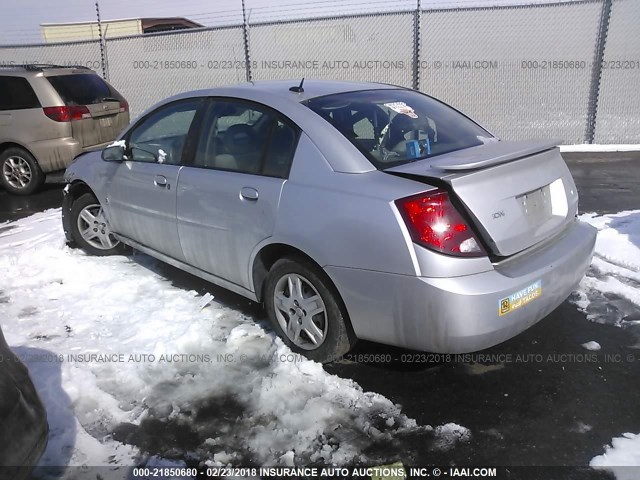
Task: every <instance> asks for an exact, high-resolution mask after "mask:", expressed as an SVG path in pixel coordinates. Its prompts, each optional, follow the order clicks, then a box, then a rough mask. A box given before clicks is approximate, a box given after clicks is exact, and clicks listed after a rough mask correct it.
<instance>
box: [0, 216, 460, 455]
mask: <svg viewBox="0 0 640 480" xmlns="http://www.w3.org/2000/svg"><path fill="white" fill-rule="evenodd" d="M155 266H156V263H155V261H153V260H152V259H150V258H149V257H146V256H144V255H140V254H136V256H135V257H134V258H129V257H102V258H98V257H89V256H87V255H85V254H84V253H83V252H82V251H80V250H76V249H70V248H69V247H67V246H66V245H65V241H64V235H63V232H62V227H61V220H60V210H49V211H47V212H43V213H40V214H36V215H33V216H31V217H29V218H26V219H23V220H19V221H17V222H13V223H10V224H7V225H4V226H2V227H1V228H0V271H2V272H3V274H2V276H0V323H1V324H2V329H3V331H4V334H5V337H6V338H7V341H8V342H9V344H10V345H11V346H12V347H13V348H14V350H15V351H16V353H17V354H18V355H19V356H21V357H22V358H23V361H24V362H25V363H26V364H27V366H28V367H29V369H30V370H31V372H32V376H33V378H34V382H35V383H36V386H37V388H38V389H39V391H40V393H41V396H42V397H43V400H44V402H45V404H46V406H47V410H48V412H49V422H50V426H51V437H50V441H49V446H48V448H47V450H46V452H45V455H44V457H43V460H42V461H41V465H45V466H46V465H112V466H114V467H117V466H118V465H123V466H124V465H134V464H138V463H139V462H141V461H142V462H144V458H142V457H141V455H142V454H141V452H145V454H146V453H148V454H150V455H158V456H159V457H163V456H164V457H165V458H175V459H178V460H180V459H184V458H196V459H213V460H212V461H211V463H216V464H227V463H229V462H231V463H234V464H247V463H252V464H305V463H308V462H317V463H326V464H331V463H335V464H340V465H343V464H345V463H357V462H367V461H375V460H377V459H374V458H368V457H366V456H365V455H364V454H363V453H362V452H363V451H364V450H365V449H367V448H368V447H370V446H372V445H374V444H380V443H381V442H382V443H383V444H384V442H391V440H392V439H394V438H397V437H398V436H402V434H403V433H408V432H411V431H414V432H415V431H417V430H419V429H422V430H424V431H429V432H432V433H433V434H434V437H435V440H436V442H437V441H438V439H440V438H441V439H442V445H445V446H446V448H450V447H451V446H453V444H455V442H456V441H458V440H462V441H464V440H465V439H468V438H469V432H468V430H466V429H464V427H459V426H457V425H455V424H450V425H445V426H443V427H438V428H440V430H438V429H436V430H435V431H434V430H433V429H432V428H431V427H417V426H416V424H415V421H413V420H411V419H409V418H407V417H406V416H405V415H404V414H403V413H402V412H401V409H400V407H399V406H397V405H394V404H393V403H392V402H391V401H390V400H388V399H387V398H385V397H383V396H381V395H379V394H376V393H371V392H363V391H362V389H361V388H360V386H359V385H357V384H356V383H355V382H353V381H351V380H348V379H343V378H339V377H337V376H335V375H330V374H328V373H327V372H326V371H325V370H324V369H323V368H322V366H321V365H320V364H317V363H314V362H312V361H309V360H307V359H305V358H303V357H300V356H296V355H294V354H293V353H292V352H291V351H290V350H289V349H288V348H287V347H286V346H285V345H284V344H283V343H282V342H281V341H280V339H278V338H277V337H276V336H275V335H274V334H272V333H267V332H265V330H263V328H261V327H260V326H259V325H258V324H256V323H255V320H254V319H252V318H249V317H247V316H245V315H243V314H242V313H239V312H238V311H236V310H233V309H231V308H228V307H226V306H225V305H223V304H221V303H219V302H217V301H216V300H214V299H213V297H211V296H210V295H208V296H207V295H206V296H205V297H199V296H198V294H197V293H196V292H195V291H186V290H183V289H180V288H176V287H174V286H172V285H171V283H170V282H169V281H168V280H166V279H165V278H163V277H162V276H161V275H159V274H158V273H156V272H155V271H154V268H155ZM158 425H160V427H162V428H160V429H159V427H158ZM454 427H455V428H454ZM158 432H160V433H158ZM171 432H178V433H180V432H182V435H183V436H182V437H180V436H179V435H178V434H176V436H175V437H171V436H170V434H171ZM163 435H168V437H167V438H166V439H163ZM159 457H152V458H155V459H157V458H159ZM385 460H388V459H385ZM154 461H156V460H154Z"/></svg>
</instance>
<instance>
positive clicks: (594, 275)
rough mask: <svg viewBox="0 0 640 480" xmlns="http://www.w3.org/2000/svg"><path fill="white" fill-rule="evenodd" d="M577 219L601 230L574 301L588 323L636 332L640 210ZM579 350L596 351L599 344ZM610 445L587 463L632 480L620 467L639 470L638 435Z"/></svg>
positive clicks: (639, 290)
mask: <svg viewBox="0 0 640 480" xmlns="http://www.w3.org/2000/svg"><path fill="white" fill-rule="evenodd" d="M580 220H582V221H585V222H588V223H590V224H592V225H593V226H594V227H596V228H597V229H598V230H599V232H598V239H597V241H596V248H595V254H594V258H593V262H592V263H591V268H590V269H589V271H588V272H587V275H586V276H585V278H584V279H583V280H582V282H580V286H579V290H578V291H577V292H576V297H575V298H574V299H573V301H574V303H576V305H578V307H579V308H580V309H581V310H583V311H584V312H585V313H586V314H587V318H589V319H590V320H593V321H596V322H599V323H611V324H614V325H617V326H621V327H626V328H628V329H629V330H630V331H631V332H632V333H635V334H636V335H637V334H639V333H640V331H639V327H640V210H634V211H626V212H620V213H615V214H610V215H602V216H599V215H596V214H594V213H587V214H584V215H581V217H580ZM582 346H583V347H584V348H586V349H587V350H599V349H600V345H599V344H598V343H597V342H587V343H585V344H583V345H582ZM611 445H612V446H607V447H605V453H604V454H603V455H599V456H597V457H595V458H594V459H592V460H591V463H590V465H591V466H592V467H606V468H608V469H610V470H611V471H613V473H614V474H615V475H616V478H617V479H618V480H636V478H637V469H629V468H624V467H625V466H640V434H638V435H634V434H631V433H625V434H623V436H622V437H618V438H614V439H613V440H612V442H611ZM611 467H618V468H611ZM621 467H622V468H621Z"/></svg>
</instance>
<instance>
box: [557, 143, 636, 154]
mask: <svg viewBox="0 0 640 480" xmlns="http://www.w3.org/2000/svg"><path fill="white" fill-rule="evenodd" d="M638 151H640V145H637V144H618V145H616V144H607V145H599V144H589V143H578V144H575V145H560V152H580V153H583V152H638Z"/></svg>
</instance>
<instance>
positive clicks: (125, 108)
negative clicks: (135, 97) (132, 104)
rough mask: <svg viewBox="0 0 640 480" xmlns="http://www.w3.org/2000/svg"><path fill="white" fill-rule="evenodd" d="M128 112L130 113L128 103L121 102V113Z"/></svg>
mask: <svg viewBox="0 0 640 480" xmlns="http://www.w3.org/2000/svg"><path fill="white" fill-rule="evenodd" d="M128 111H129V104H128V103H127V101H126V100H120V113H122V112H128Z"/></svg>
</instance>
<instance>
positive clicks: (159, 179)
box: [153, 175, 168, 187]
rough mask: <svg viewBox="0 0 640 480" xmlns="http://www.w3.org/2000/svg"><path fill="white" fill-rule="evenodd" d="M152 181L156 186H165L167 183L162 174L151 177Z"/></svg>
mask: <svg viewBox="0 0 640 480" xmlns="http://www.w3.org/2000/svg"><path fill="white" fill-rule="evenodd" d="M153 183H154V185H155V186H157V187H166V186H167V185H168V184H167V177H165V176H164V175H156V176H155V177H154V178H153Z"/></svg>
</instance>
